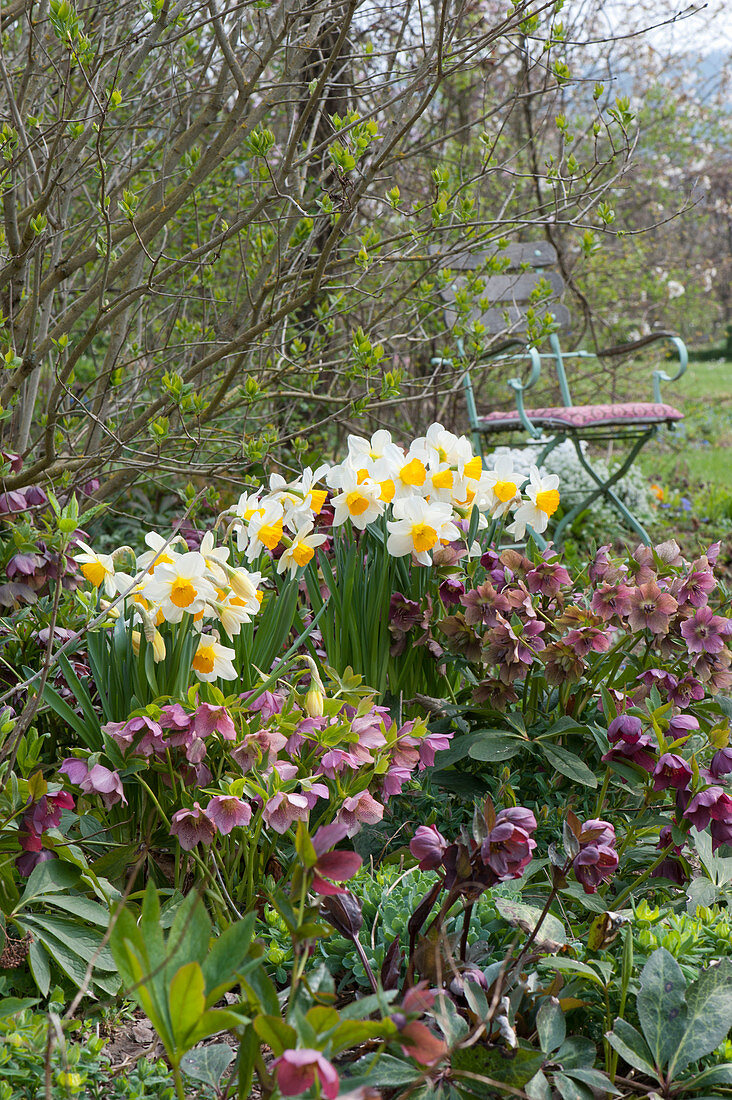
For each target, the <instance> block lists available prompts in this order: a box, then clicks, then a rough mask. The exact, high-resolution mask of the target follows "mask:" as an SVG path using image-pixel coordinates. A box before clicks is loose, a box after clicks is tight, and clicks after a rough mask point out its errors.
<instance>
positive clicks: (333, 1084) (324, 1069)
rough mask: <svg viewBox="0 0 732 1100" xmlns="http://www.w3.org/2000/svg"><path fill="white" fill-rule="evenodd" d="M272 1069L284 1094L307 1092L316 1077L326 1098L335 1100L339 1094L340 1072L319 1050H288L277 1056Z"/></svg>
mask: <svg viewBox="0 0 732 1100" xmlns="http://www.w3.org/2000/svg"><path fill="white" fill-rule="evenodd" d="M272 1069H273V1070H274V1072H275V1075H276V1077H277V1087H278V1088H279V1090H280V1092H281V1093H282V1095H283V1096H299V1095H300V1094H301V1093H303V1092H307V1090H308V1089H309V1088H311V1087H312V1086H313V1085H314V1084H315V1081H316V1079H317V1081H318V1082H319V1084H320V1091H321V1094H322V1095H323V1096H324V1097H325V1100H335V1098H336V1096H337V1095H338V1092H339V1089H340V1078H339V1077H338V1073H337V1071H336V1069H335V1067H334V1066H332V1065H331V1063H330V1062H329V1061H328V1060H327V1058H324V1057H323V1055H322V1054H321V1053H320V1051H319V1050H310V1049H308V1048H303V1049H302V1050H286V1051H285V1052H284V1054H282V1055H280V1057H279V1058H275V1060H274V1062H273V1063H272Z"/></svg>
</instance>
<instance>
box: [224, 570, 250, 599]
mask: <svg viewBox="0 0 732 1100" xmlns="http://www.w3.org/2000/svg"><path fill="white" fill-rule="evenodd" d="M227 575H228V580H229V584H230V585H231V588H232V589H233V591H234V592H235V593H236V595H237V596H238V597H239V599H240V600H253V599H254V597H255V596H256V594H257V586H256V585H255V584H253V583H252V579H251V577H250V576H249V574H248V573H247V572H246V570H244V569H229V570H227Z"/></svg>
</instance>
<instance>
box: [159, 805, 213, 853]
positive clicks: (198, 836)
mask: <svg viewBox="0 0 732 1100" xmlns="http://www.w3.org/2000/svg"><path fill="white" fill-rule="evenodd" d="M170 832H171V834H172V835H173V836H177V837H178V842H179V843H180V846H181V848H182V849H183V850H184V851H185V852H190V851H192V849H193V848H195V847H196V845H197V844H198V842H199V841H201V842H202V843H203V844H210V843H211V842H212V840H213V839H214V837H215V836H216V827H215V826H214V823H213V821H211V820H210V819H209V818H208V817H207V816H206V813H205V811H204V810H202V809H201V807H200V805H199V804H198V802H194V803H193V809H192V810H177V811H176V812H175V813H174V814H173V818H172V824H171V826H170Z"/></svg>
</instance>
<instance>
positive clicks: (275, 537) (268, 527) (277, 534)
mask: <svg viewBox="0 0 732 1100" xmlns="http://www.w3.org/2000/svg"><path fill="white" fill-rule="evenodd" d="M281 538H282V520H281V519H280V520H278V521H277V523H265V524H263V525H262V526H261V527H260V528H259V541H260V542H262V543H264V545H265V546H266V547H267V549H268V550H274V548H275V546H276V545H277V543H278V542H279V541H280V539H281Z"/></svg>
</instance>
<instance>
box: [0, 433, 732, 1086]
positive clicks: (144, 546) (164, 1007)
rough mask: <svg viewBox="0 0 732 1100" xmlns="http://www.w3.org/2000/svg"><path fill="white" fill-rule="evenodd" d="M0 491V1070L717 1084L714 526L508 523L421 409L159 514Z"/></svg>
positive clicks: (497, 482) (723, 830)
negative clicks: (132, 1028) (100, 526)
mask: <svg viewBox="0 0 732 1100" xmlns="http://www.w3.org/2000/svg"><path fill="white" fill-rule="evenodd" d="M8 461H15V460H14V459H13V458H12V457H10V458H9V459H8ZM6 505H7V509H6V513H5V515H6V519H5V520H3V521H2V522H3V528H2V553H3V558H2V560H3V563H4V568H5V574H6V578H7V581H6V585H5V599H6V600H7V603H6V605H5V606H6V607H8V608H10V610H11V612H12V613H11V614H8V615H6V616H5V618H4V619H3V623H2V630H3V634H2V639H3V654H4V658H5V664H4V672H3V677H4V683H5V688H4V692H3V707H4V710H3V715H2V737H3V764H2V768H3V772H2V777H3V779H2V783H3V785H2V791H1V793H0V811H1V812H2V818H1V820H2V828H1V830H0V851H2V856H3V858H2V864H1V865H0V908H1V909H2V935H3V946H2V956H0V969H1V970H2V974H0V981H2V983H3V986H2V991H1V992H2V995H3V997H2V999H0V1036H1V1037H2V1047H1V1048H0V1059H1V1060H2V1062H1V1065H2V1066H4V1067H7V1077H6V1079H5V1080H4V1081H3V1082H2V1083H1V1084H0V1097H3V1098H4V1097H7V1100H15V1097H16V1096H19V1095H22V1093H21V1092H20V1091H19V1089H22V1088H23V1087H26V1086H27V1095H33V1096H36V1095H37V1096H44V1095H48V1089H49V1088H51V1090H52V1092H51V1095H58V1096H66V1095H82V1096H83V1095H86V1096H98V1095H102V1093H108V1094H109V1095H119V1096H135V1095H159V1096H161V1097H162V1096H166V1095H170V1096H172V1095H176V1096H177V1097H179V1098H180V1097H183V1096H186V1095H189V1096H193V1095H198V1096H214V1095H218V1096H228V1097H234V1096H238V1097H240V1098H244V1097H248V1096H252V1095H262V1096H265V1097H272V1098H273V1100H276V1098H277V1097H279V1096H300V1095H302V1096H309V1097H329V1098H330V1097H336V1096H340V1095H343V1096H350V1097H351V1098H352V1100H355V1098H360V1100H374V1098H375V1097H377V1096H383V1097H385V1098H386V1100H390V1098H392V1097H394V1098H395V1097H398V1096H404V1097H407V1096H410V1097H415V1096H416V1097H424V1098H425V1100H426V1098H427V1097H432V1096H438V1097H443V1098H445V1100H448V1098H449V1100H458V1098H464V1097H473V1096H475V1097H486V1096H489V1097H492V1096H495V1097H502V1096H506V1097H508V1096H519V1097H526V1098H528V1100H551V1098H552V1097H554V1096H560V1097H562V1100H593V1098H596V1097H610V1096H621V1097H626V1098H628V1100H630V1098H631V1097H635V1096H639V1095H645V1096H661V1097H663V1098H671V1097H687V1096H688V1097H697V1098H698V1100H699V1098H703V1097H707V1098H711V1097H720V1096H724V1095H730V1094H732V1049H731V1048H730V1044H729V1043H728V1040H727V1036H728V1032H729V1028H730V1024H732V958H731V955H732V952H731V951H730V948H729V944H730V935H729V921H728V915H727V914H728V910H727V906H728V902H729V898H730V883H732V788H730V784H729V776H730V775H732V748H730V717H732V704H731V703H730V701H729V698H728V692H729V688H730V686H732V616H731V615H730V606H729V597H728V594H727V591H726V589H725V587H724V582H723V580H721V579H720V576H719V573H718V560H719V556H720V545H719V543H718V542H717V543H712V544H711V545H704V546H699V547H698V549H697V550H696V552H695V553H694V554H693V555H688V554H686V553H682V550H681V549H680V547H679V545H678V544H677V542H676V541H675V540H674V539H672V538H666V539H665V540H663V541H660V542H659V543H658V545H656V546H655V547H645V546H640V547H637V548H631V549H629V550H623V551H617V550H615V549H613V547H612V546H611V545H609V544H608V545H601V546H600V547H599V548H597V549H596V550H594V551H593V552H591V553H589V552H588V553H586V554H585V555H584V557H582V556H581V555H578V554H575V556H574V557H573V558H572V560H571V561H570V560H564V559H562V558H561V557H560V556H559V555H558V554H557V553H556V552H555V551H554V550H553V548H552V545H551V543H549V546H548V548H546V549H544V550H540V549H539V548H538V547H537V545H536V543H535V542H534V540H533V538H532V532H538V533H541V534H543V535H544V536H545V537H547V538H551V526H552V522H553V521H554V520H555V519H556V517H557V516H558V515H560V514H561V508H562V483H561V480H560V477H559V476H558V475H557V474H551V473H547V472H541V471H539V470H538V469H536V467H532V466H531V465H530V464H529V463H523V464H522V458H521V456H520V455H506V454H501V455H499V456H497V457H496V458H495V459H494V460H490V459H489V460H487V461H486V463H485V465H484V464H483V462H481V460H480V459H479V458H478V457H477V456H475V455H474V454H473V451H472V448H471V445H470V443H469V441H468V440H467V439H466V438H465V437H459V436H456V435H454V434H452V433H450V432H448V431H446V430H445V429H444V428H443V427H442V426H441V425H439V424H433V425H431V426H430V428H429V429H428V430H427V431H426V432H425V434H424V435H423V436H420V437H418V438H415V439H412V440H411V441H406V442H401V441H399V440H398V439H397V438H396V435H395V436H394V437H392V435H391V434H390V433H389V432H387V431H383V430H382V431H378V432H376V433H375V434H374V435H372V436H371V437H369V438H361V437H356V436H350V437H349V439H348V444H347V450H346V452H345V454H344V455H343V456H339V461H336V462H330V463H324V464H322V465H320V466H316V467H308V468H305V469H303V470H302V471H301V472H300V473H299V474H298V475H297V476H294V477H293V476H291V477H289V478H286V477H284V476H283V475H281V474H279V473H272V474H271V475H270V476H268V477H267V478H266V479H265V480H263V481H261V482H260V483H251V484H249V485H248V486H247V487H245V489H244V490H243V491H242V492H241V494H240V495H239V496H238V498H236V499H233V500H232V501H231V503H230V505H229V506H228V507H226V508H224V509H223V510H222V511H221V512H220V514H219V515H218V516H212V517H211V521H210V522H208V523H206V524H205V526H204V529H202V530H198V531H189V532H187V538H184V537H183V534H182V533H181V531H182V529H178V530H176V529H175V528H172V529H165V530H153V531H151V530H146V529H145V528H143V529H142V530H141V532H140V537H139V539H137V540H136V546H128V545H107V546H106V548H105V550H104V551H102V550H99V549H97V548H96V546H95V539H94V538H93V537H92V536H90V535H89V534H88V532H87V528H88V527H89V526H90V524H92V523H93V522H94V519H95V515H94V514H93V512H90V511H87V512H85V511H84V501H83V499H82V500H81V501H79V500H77V499H76V497H73V496H72V497H70V498H69V499H67V500H63V499H62V500H59V499H58V498H57V497H56V496H53V495H48V496H47V495H46V494H45V493H44V494H43V495H40V490H39V491H38V492H37V493H36V497H35V498H34V499H33V500H31V499H30V497H29V495H28V494H26V495H25V496H24V499H23V500H22V501H19V500H16V501H6ZM11 505H12V508H11ZM8 516H12V517H13V520H14V522H13V525H12V527H11V526H10V524H9V523H8V520H7V517H8ZM130 1003H131V1004H133V1005H135V1006H136V1009H137V1011H138V1012H139V1013H140V1014H141V1017H144V1019H145V1021H146V1022H147V1026H148V1027H149V1034H153V1035H154V1036H155V1037H156V1038H157V1041H158V1042H159V1044H160V1045H159V1048H158V1050H159V1053H160V1054H161V1055H162V1060H160V1061H158V1062H155V1063H151V1064H147V1063H145V1064H144V1066H141V1067H138V1068H137V1069H135V1070H134V1072H133V1073H131V1074H130V1073H127V1074H126V1075H125V1074H124V1073H123V1074H122V1075H120V1074H114V1073H113V1072H112V1070H111V1067H110V1066H109V1065H108V1064H107V1063H106V1062H105V1055H104V1045H103V1043H102V1042H101V1041H99V1042H97V1041H93V1042H89V1040H88V1035H89V1033H88V1032H84V1031H83V1030H82V1032H81V1033H79V1031H78V1029H79V1026H80V1025H79V1022H78V1021H79V1014H80V1013H83V1014H84V1017H85V1020H86V1021H87V1022H88V1021H90V1020H91V1021H94V1020H95V1019H97V1020H99V1021H102V1020H104V1021H108V1020H109V1018H110V1015H111V1016H112V1017H113V1018H114V1015H115V1013H116V1014H117V1016H118V1017H119V1013H120V1012H122V1011H123V1008H122V1006H124V1005H125V1004H128V1005H129V1004H130ZM46 1009H47V1010H48V1011H49V1013H50V1014H49V1015H44V1014H43V1013H44V1010H46ZM85 1037H86V1038H85ZM672 1039H673V1041H672ZM21 1082H22V1084H21ZM49 1082H50V1084H49ZM2 1090H4V1091H2ZM112 1090H116V1091H112Z"/></svg>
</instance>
